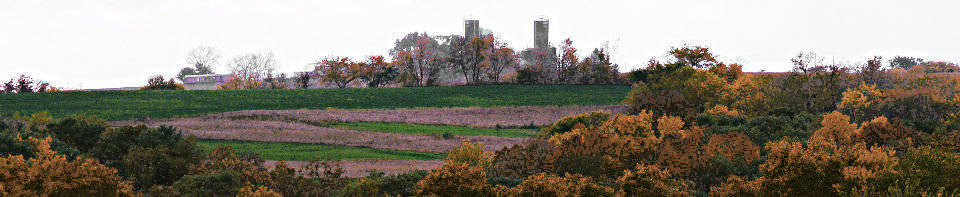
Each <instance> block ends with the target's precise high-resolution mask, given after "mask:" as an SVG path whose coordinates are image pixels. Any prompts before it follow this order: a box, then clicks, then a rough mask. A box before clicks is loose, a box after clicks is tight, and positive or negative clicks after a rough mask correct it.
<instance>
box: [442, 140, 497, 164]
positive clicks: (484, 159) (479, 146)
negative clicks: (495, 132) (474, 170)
mask: <svg viewBox="0 0 960 197" xmlns="http://www.w3.org/2000/svg"><path fill="white" fill-rule="evenodd" d="M483 147H484V145H483V143H472V142H470V141H466V140H464V141H463V142H461V143H460V147H459V148H455V149H453V150H450V152H449V153H447V158H446V162H447V163H466V164H469V165H474V166H480V167H486V166H488V165H489V164H490V159H491V158H492V157H493V152H490V151H485V150H483Z"/></svg>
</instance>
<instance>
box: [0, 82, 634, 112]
mask: <svg viewBox="0 0 960 197" xmlns="http://www.w3.org/2000/svg"><path fill="white" fill-rule="evenodd" d="M629 90H630V87H629V86H598V85H490V86H452V87H423V88H348V89H309V90H215V91H102V92H79V91H67V92H58V93H40V94H0V115H8V116H9V115H13V114H15V113H20V114H32V113H36V112H42V111H46V112H49V113H50V114H51V115H53V116H54V117H65V116H68V115H71V114H87V115H95V116H97V117H100V118H104V119H107V120H130V119H140V118H171V117H185V116H193V115H200V114H207V113H217V112H229V111H240V110H289V109H326V108H340V109H397V108H419V107H494V106H569V105H613V104H618V103H620V101H622V100H623V99H624V98H625V97H626V95H627V92H628V91H629Z"/></svg>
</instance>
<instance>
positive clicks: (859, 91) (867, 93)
mask: <svg viewBox="0 0 960 197" xmlns="http://www.w3.org/2000/svg"><path fill="white" fill-rule="evenodd" d="M842 95H843V97H841V98H840V104H839V108H840V110H845V111H849V112H850V113H852V115H853V116H854V120H861V121H862V120H865V119H866V118H869V117H871V116H874V115H876V113H877V110H876V107H877V106H878V105H879V104H880V102H882V101H883V92H881V91H880V89H877V86H876V85H869V84H860V86H857V87H856V88H852V89H848V90H847V91H845V92H843V94H842Z"/></svg>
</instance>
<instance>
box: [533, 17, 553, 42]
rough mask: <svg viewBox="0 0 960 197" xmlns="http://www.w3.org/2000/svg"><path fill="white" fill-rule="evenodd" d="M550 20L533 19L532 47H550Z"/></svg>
mask: <svg viewBox="0 0 960 197" xmlns="http://www.w3.org/2000/svg"><path fill="white" fill-rule="evenodd" d="M549 36H550V20H548V19H546V18H542V17H541V18H538V19H537V20H534V21H533V47H534V48H537V49H547V48H550V39H549Z"/></svg>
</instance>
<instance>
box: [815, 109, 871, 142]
mask: <svg viewBox="0 0 960 197" xmlns="http://www.w3.org/2000/svg"><path fill="white" fill-rule="evenodd" d="M820 125H821V126H822V127H821V128H820V129H817V131H815V132H813V136H812V137H821V138H823V139H824V140H827V141H829V142H830V143H833V144H835V145H851V144H853V143H854V141H856V137H857V135H859V133H860V131H859V130H858V129H857V124H856V123H850V117H849V116H847V115H843V114H841V113H840V112H837V111H834V112H832V113H829V114H827V115H823V120H821V121H820Z"/></svg>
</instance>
